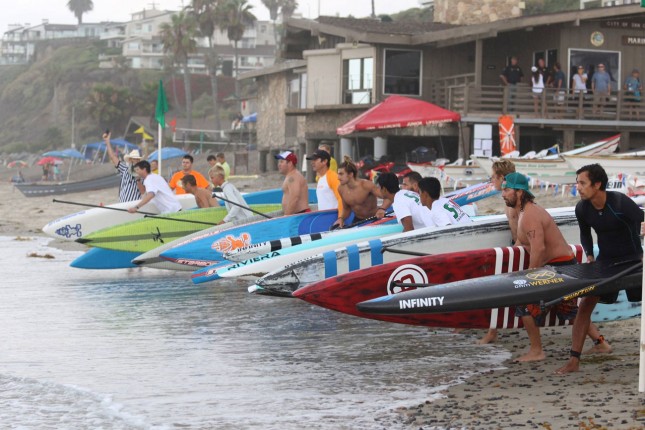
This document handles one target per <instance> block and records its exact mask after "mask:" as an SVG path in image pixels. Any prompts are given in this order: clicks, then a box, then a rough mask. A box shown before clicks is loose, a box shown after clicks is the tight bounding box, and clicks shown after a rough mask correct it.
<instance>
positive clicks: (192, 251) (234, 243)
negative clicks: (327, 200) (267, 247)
mask: <svg viewBox="0 0 645 430" xmlns="http://www.w3.org/2000/svg"><path fill="white" fill-rule="evenodd" d="M337 218H338V212H337V211H335V210H332V211H318V212H309V213H304V214H296V215H289V216H284V217H280V218H273V219H269V220H264V221H260V222H256V223H251V224H246V225H244V226H240V227H236V228H232V229H228V230H224V231H210V232H204V235H200V236H198V237H195V238H193V239H191V240H187V241H179V243H178V244H177V245H176V246H175V247H173V248H170V249H168V250H166V251H164V252H162V253H161V258H164V259H166V260H169V261H173V262H175V263H178V264H184V265H188V266H193V267H207V266H210V265H213V264H218V263H222V262H224V263H225V264H228V263H229V262H228V260H226V259H225V258H224V253H227V252H231V251H234V250H236V249H238V248H243V247H246V246H249V245H253V244H255V243H261V242H265V241H267V240H273V239H279V238H282V237H288V236H296V235H301V234H307V233H317V232H321V231H328V230H329V226H331V225H332V223H333V222H334V221H335V220H336V219H337Z"/></svg>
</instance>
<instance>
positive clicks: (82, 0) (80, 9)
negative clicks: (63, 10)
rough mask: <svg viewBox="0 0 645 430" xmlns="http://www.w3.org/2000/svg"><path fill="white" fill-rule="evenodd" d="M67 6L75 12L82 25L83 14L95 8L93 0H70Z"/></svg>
mask: <svg viewBox="0 0 645 430" xmlns="http://www.w3.org/2000/svg"><path fill="white" fill-rule="evenodd" d="M67 7H68V8H69V10H71V11H72V12H73V13H74V16H75V17H76V19H78V24H79V25H80V24H81V23H82V22H83V14H84V13H85V12H89V11H91V10H92V9H94V3H92V0H69V1H68V2H67Z"/></svg>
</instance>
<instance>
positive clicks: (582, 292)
mask: <svg viewBox="0 0 645 430" xmlns="http://www.w3.org/2000/svg"><path fill="white" fill-rule="evenodd" d="M631 261H633V260H628V261H624V262H622V263H621V264H627V263H630V262H631ZM642 267H643V262H642V261H641V260H638V263H636V264H633V265H631V266H629V267H628V268H627V269H625V270H623V271H621V272H618V273H616V274H615V275H614V276H611V277H609V278H607V279H603V280H602V281H600V282H598V283H597V284H591V285H589V286H586V287H584V288H580V289H579V290H577V291H574V292H573V293H569V294H566V295H564V296H562V297H558V298H557V299H553V300H551V301H548V302H546V303H545V302H544V301H543V300H540V311H541V312H544V311H545V310H546V308H548V307H550V306H554V305H557V304H559V303H562V302H563V301H565V300H571V299H575V298H577V297H580V296H583V295H588V294H589V293H591V292H592V291H594V290H595V289H597V288H598V287H602V286H603V285H607V284H609V283H611V282H613V281H615V280H616V279H619V278H622V277H623V276H625V275H628V274H629V273H631V272H633V271H634V270H636V269H638V268H642Z"/></svg>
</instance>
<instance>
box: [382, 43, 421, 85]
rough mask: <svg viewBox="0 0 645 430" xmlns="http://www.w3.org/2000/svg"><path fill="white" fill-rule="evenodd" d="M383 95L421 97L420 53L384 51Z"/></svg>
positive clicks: (394, 50)
mask: <svg viewBox="0 0 645 430" xmlns="http://www.w3.org/2000/svg"><path fill="white" fill-rule="evenodd" d="M383 93H385V94H408V95H417V96H418V95H421V51H404V50H398V49H386V50H385V79H384V81H383Z"/></svg>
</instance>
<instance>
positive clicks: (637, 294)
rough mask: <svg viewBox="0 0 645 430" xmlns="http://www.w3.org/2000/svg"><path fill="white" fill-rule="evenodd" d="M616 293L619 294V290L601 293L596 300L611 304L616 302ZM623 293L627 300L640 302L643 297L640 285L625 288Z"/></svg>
mask: <svg viewBox="0 0 645 430" xmlns="http://www.w3.org/2000/svg"><path fill="white" fill-rule="evenodd" d="M641 258H642V256H641ZM618 294H620V291H617V292H615V293H607V294H603V295H601V296H598V297H600V300H598V301H599V302H600V303H603V304H605V305H611V304H612V303H616V302H617V301H618ZM625 294H627V300H628V301H630V302H640V301H641V300H642V299H643V290H642V287H638V288H632V289H629V290H625Z"/></svg>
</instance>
